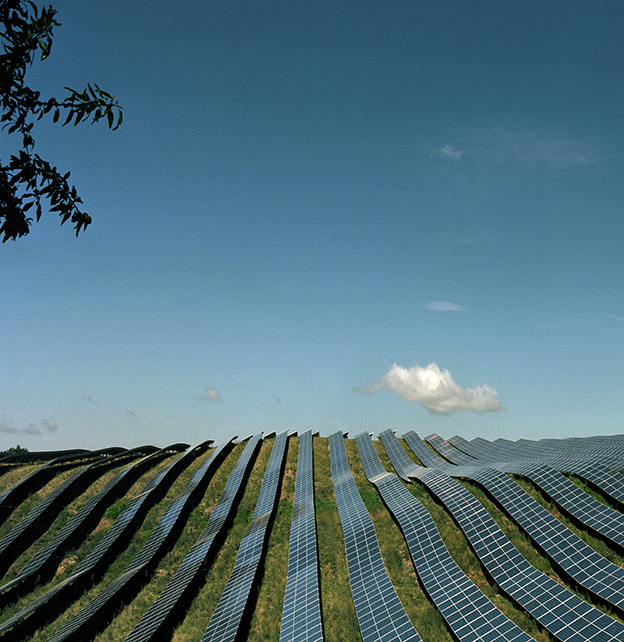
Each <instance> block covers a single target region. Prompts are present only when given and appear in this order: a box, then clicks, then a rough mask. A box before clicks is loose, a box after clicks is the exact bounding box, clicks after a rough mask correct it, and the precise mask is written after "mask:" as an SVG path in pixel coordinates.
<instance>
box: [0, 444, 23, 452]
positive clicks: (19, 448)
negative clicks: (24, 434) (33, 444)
mask: <svg viewBox="0 0 624 642" xmlns="http://www.w3.org/2000/svg"><path fill="white" fill-rule="evenodd" d="M27 452H28V448H23V447H22V446H20V445H19V444H17V446H11V448H7V449H6V450H0V454H1V455H19V454H20V453H27Z"/></svg>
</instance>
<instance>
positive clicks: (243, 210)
mask: <svg viewBox="0 0 624 642" xmlns="http://www.w3.org/2000/svg"><path fill="white" fill-rule="evenodd" d="M54 6H55V8H56V9H57V10H58V20H59V21H60V22H61V23H62V26H61V27H60V28H58V29H57V31H56V36H55V40H54V45H53V48H52V54H51V56H50V57H49V58H48V60H46V61H45V62H43V63H36V64H35V65H34V66H33V67H32V69H31V70H30V71H29V75H28V76H27V79H28V81H29V82H30V83H31V84H32V85H33V86H35V87H37V88H39V89H41V90H42V93H43V94H44V95H56V96H59V95H62V93H63V89H62V88H63V87H64V86H70V87H73V88H76V89H79V90H81V89H82V88H83V87H84V86H85V84H86V83H87V82H92V81H94V82H97V83H98V84H99V85H100V86H101V87H102V88H103V89H106V90H108V91H109V92H112V93H115V94H117V95H118V97H119V100H120V102H121V104H122V105H123V106H124V108H125V111H124V124H123V126H122V127H121V128H120V129H119V130H118V131H116V132H112V133H111V132H109V131H108V130H107V129H106V128H105V127H104V126H89V125H82V126H79V127H77V128H75V129H74V128H72V129H69V128H63V129H61V128H59V127H55V126H53V125H52V124H51V123H46V122H45V121H41V122H39V123H38V124H37V126H36V128H35V133H36V140H37V147H36V150H37V151H38V152H39V154H40V155H42V156H43V157H44V158H47V159H49V160H50V161H51V162H53V163H54V164H55V165H58V167H59V168H60V169H61V170H63V171H66V170H71V171H72V180H73V183H74V184H75V185H76V187H77V189H78V191H79V193H80V195H81V196H82V198H83V201H84V205H85V209H86V211H88V212H89V213H90V214H91V215H92V217H93V219H94V223H93V225H92V226H91V227H90V228H89V229H88V230H87V231H86V232H84V233H82V234H81V235H80V237H79V238H78V239H76V238H75V236H74V234H73V232H72V229H71V228H70V227H63V228H61V227H60V226H59V221H58V218H55V216H54V215H44V217H43V218H42V220H41V222H40V223H39V224H37V225H35V226H34V227H33V228H32V232H31V234H30V235H29V236H28V237H25V238H23V239H21V240H19V241H17V242H15V243H13V242H7V243H5V244H4V245H2V247H0V275H1V279H0V292H1V296H2V309H3V311H2V314H1V315H0V336H1V337H2V344H3V345H2V350H1V352H0V382H1V385H0V444H3V445H5V446H10V445H14V444H15V443H20V444H21V445H23V446H26V447H28V448H29V449H31V450H35V449H41V450H43V449H56V448H65V447H74V446H79V447H84V448H97V447H103V446H109V445H113V444H115V445H122V446H127V447H130V446H135V445H139V444H144V443H154V444H156V445H166V444H167V443H172V442H177V441H185V442H188V443H191V444H193V443H197V442H199V441H200V440H203V439H206V438H209V437H212V438H215V439H217V440H218V439H221V438H224V437H227V436H230V435H232V434H238V435H239V436H241V437H242V436H246V435H248V434H251V433H255V432H257V431H259V430H264V431H268V430H272V429H286V428H289V429H292V430H306V429H308V428H313V429H315V430H320V431H321V434H324V435H328V434H329V433H331V432H333V431H335V430H338V429H342V430H349V431H351V432H352V434H353V433H357V432H359V431H361V430H370V431H371V432H375V433H377V432H380V431H381V430H384V429H386V428H392V429H396V430H397V431H398V432H399V434H401V433H402V431H407V430H410V429H414V430H417V431H418V432H419V433H420V434H421V435H422V436H425V435H428V434H429V433H431V432H438V433H440V434H441V435H442V436H444V437H450V436H452V435H454V434H460V435H463V436H464V437H466V438H468V439H471V438H473V437H476V436H482V437H485V438H489V439H495V438H497V437H499V436H502V437H506V438H508V439H518V438H522V437H525V438H530V439H537V438H541V437H567V436H585V435H593V434H612V433H621V432H623V431H624V425H623V424H624V420H623V417H624V414H623V410H624V403H623V402H624V394H623V393H622V383H623V380H624V359H623V358H622V356H623V353H624V350H623V348H624V296H623V295H624V252H623V251H622V246H623V241H624V217H623V216H622V202H623V198H622V197H623V196H624V181H623V180H622V178H623V170H624V156H623V152H624V120H623V118H622V105H624V91H623V83H624V73H623V71H624V70H623V66H624V44H623V42H622V38H621V25H622V24H623V21H624V5H622V3H620V2H615V1H614V2H610V1H607V0H605V1H601V2H595V1H592V2H589V1H588V2H584V1H577V0H571V1H566V2H563V1H562V2H547V3H544V2H530V1H529V2H522V3H515V2H509V3H500V2H484V1H476V2H470V3H468V2H465V3H462V2H455V1H453V2H450V1H440V2H435V3H425V2H413V1H411V0H410V1H409V2H408V1H405V2H403V1H398V2H393V3H391V4H390V5H389V4H388V3H381V2H365V1H361V0H360V1H358V2H349V1H345V2H340V3H335V2H325V1H319V2H315V3H299V2H292V1H288V2H263V3H259V2H258V3H256V2H248V1H242V0H240V1H232V2H227V3H214V2H179V3H177V4H175V5H174V4H172V3H170V2H162V1H160V0H155V1H153V2H151V3H149V4H148V3H139V2H133V3H127V2H120V1H117V0H111V1H110V2H107V3H77V2H70V1H69V0H58V1H56V2H54ZM9 142H10V141H9V140H7V138H6V136H5V137H4V143H3V145H5V147H4V148H6V145H8V144H9Z"/></svg>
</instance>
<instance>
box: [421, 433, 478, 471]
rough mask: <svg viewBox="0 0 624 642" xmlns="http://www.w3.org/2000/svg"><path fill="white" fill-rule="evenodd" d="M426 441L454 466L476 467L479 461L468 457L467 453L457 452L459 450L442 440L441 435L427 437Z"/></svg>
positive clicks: (434, 434)
mask: <svg viewBox="0 0 624 642" xmlns="http://www.w3.org/2000/svg"><path fill="white" fill-rule="evenodd" d="M425 441H426V442H427V443H428V444H429V445H430V446H431V447H432V448H433V449H435V450H436V451H437V452H439V453H440V455H442V457H444V458H445V459H448V460H449V461H450V462H451V463H452V464H458V465H462V464H463V465H466V466H476V465H478V461H477V460H476V459H475V458H474V457H471V456H470V455H467V454H466V453H463V452H461V450H457V448H455V447H453V446H451V444H449V443H448V442H447V441H446V440H444V439H442V437H440V435H437V434H436V433H433V434H432V435H429V436H428V437H425Z"/></svg>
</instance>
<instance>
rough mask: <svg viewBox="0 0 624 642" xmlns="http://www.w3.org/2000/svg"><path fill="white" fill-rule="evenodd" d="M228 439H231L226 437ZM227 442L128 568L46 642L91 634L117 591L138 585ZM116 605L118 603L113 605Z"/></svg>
mask: <svg viewBox="0 0 624 642" xmlns="http://www.w3.org/2000/svg"><path fill="white" fill-rule="evenodd" d="M230 441H231V440H230ZM229 443H230V442H226V443H224V444H221V445H220V446H218V447H217V448H215V449H214V450H213V452H212V453H211V455H210V457H208V459H206V461H205V462H204V463H203V464H202V465H201V466H200V467H199V468H198V469H197V471H196V472H195V474H194V475H193V476H192V478H191V479H190V481H189V482H188V483H187V484H186V486H185V487H184V489H183V490H182V492H181V493H180V494H179V495H178V497H176V499H174V500H173V501H172V502H171V504H170V505H169V506H168V508H167V510H165V512H164V514H163V516H162V517H161V518H160V520H159V522H158V524H157V525H156V528H155V529H154V530H153V531H152V533H151V534H150V536H149V538H148V540H147V542H145V544H144V545H143V547H142V548H141V550H140V551H139V553H138V555H137V556H136V557H135V558H134V560H132V562H131V563H130V565H129V566H128V568H127V569H126V570H125V571H124V573H122V575H120V576H119V577H118V578H116V579H115V580H113V581H112V582H111V583H110V584H108V586H107V587H106V588H105V589H104V590H103V591H102V592H101V593H99V594H98V595H97V597H95V598H94V599H93V600H91V602H89V604H87V606H85V607H84V608H83V609H82V610H81V611H80V612H79V613H78V614H76V615H75V616H74V617H73V618H72V619H71V620H70V621H69V622H67V623H66V624H65V625H63V626H62V627H61V628H60V629H59V630H58V631H57V632H56V633H55V634H54V635H52V636H51V637H50V638H48V640H49V642H61V641H62V640H68V639H70V638H72V637H73V636H76V635H80V637H82V638H87V637H88V638H90V637H92V636H93V635H94V634H95V632H97V629H95V628H94V626H102V624H104V625H105V624H106V623H107V622H108V619H109V618H107V615H106V612H107V609H110V608H111V607H110V606H109V604H110V603H111V601H112V600H113V599H114V598H116V597H117V596H118V595H119V593H120V592H121V591H122V590H123V589H124V587H125V586H126V585H127V584H128V583H129V582H134V587H133V589H134V591H135V592H136V590H138V586H139V585H140V584H142V582H141V579H142V578H141V577H140V575H139V573H142V574H143V579H144V578H145V577H146V576H147V575H148V572H149V570H151V567H152V565H153V564H154V563H155V562H154V560H156V561H157V560H158V559H159V557H158V556H159V553H160V552H161V550H162V549H164V548H165V546H166V544H167V541H168V537H169V535H170V533H171V530H172V529H173V527H174V526H175V525H176V523H177V522H178V521H179V519H180V516H181V514H182V511H183V510H184V508H185V506H186V505H187V504H188V503H189V501H190V500H191V498H192V497H194V496H197V495H198V494H199V493H198V489H199V490H203V489H204V488H205V485H206V484H205V483H204V480H205V479H208V478H209V476H210V475H212V473H213V472H214V470H215V469H216V467H217V466H218V464H219V462H220V456H221V453H222V451H223V450H224V449H225V448H226V447H227V446H228V445H229ZM206 448H207V442H204V443H203V444H200V446H197V449H199V450H200V451H201V452H203V451H204V450H205V449H206ZM113 606H114V607H116V606H118V602H115V603H114V604H113Z"/></svg>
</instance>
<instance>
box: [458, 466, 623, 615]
mask: <svg viewBox="0 0 624 642" xmlns="http://www.w3.org/2000/svg"><path fill="white" fill-rule="evenodd" d="M458 474H459V475H461V476H462V477H465V478H468V479H472V480H474V481H476V482H478V483H479V484H481V485H482V486H483V487H484V488H486V489H487V490H488V492H489V493H490V494H491V495H492V496H493V497H494V498H495V499H496V500H497V501H498V502H499V504H500V505H501V506H502V507H503V509H504V510H505V511H506V512H507V513H508V514H509V515H510V516H511V517H512V518H513V519H514V520H515V521H516V523H517V524H518V525H519V526H520V527H521V528H522V529H523V530H524V531H525V532H526V533H527V534H528V535H529V536H530V537H531V538H532V539H533V541H534V542H535V543H536V544H537V545H538V546H539V547H540V548H541V549H542V550H543V551H544V552H545V553H546V555H547V556H548V557H549V558H550V559H551V560H552V561H553V562H554V563H555V564H556V565H558V566H559V567H560V568H561V569H563V570H564V571H565V572H566V573H567V574H568V575H569V576H570V577H572V578H573V579H574V580H575V581H576V582H577V583H578V584H579V585H580V586H583V587H584V588H586V589H587V590H588V591H591V592H592V593H593V594H594V595H596V596H598V597H600V598H601V599H602V600H603V601H605V602H607V603H609V604H612V605H613V606H615V607H617V608H620V609H623V608H624V569H623V568H621V567H619V566H617V565H615V564H613V563H611V562H609V561H608V560H607V559H605V558H604V557H602V555H600V554H598V553H597V552H596V551H595V550H594V549H593V548H591V547H590V546H589V545H587V544H586V543H585V542H583V540H582V539H580V538H579V537H578V536H577V535H575V534H574V533H573V532H572V531H570V530H569V529H568V528H566V527H565V526H564V525H563V524H562V523H561V522H560V521H559V520H558V519H557V518H556V517H554V516H553V515H551V513H549V512H548V511H547V510H546V509H545V508H543V507H542V506H541V505H540V504H539V503H538V502H536V501H535V500H534V499H533V498H532V497H531V496H530V495H529V494H528V493H527V492H526V491H524V490H523V489H522V488H521V487H520V486H518V484H517V483H516V482H514V481H513V480H512V479H511V478H510V477H508V476H507V475H506V474H504V473H501V472H500V471H497V470H494V469H492V468H489V467H486V466H482V467H479V468H472V469H469V468H467V467H464V468H462V469H460V470H459V471H458ZM614 589H615V590H614Z"/></svg>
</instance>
